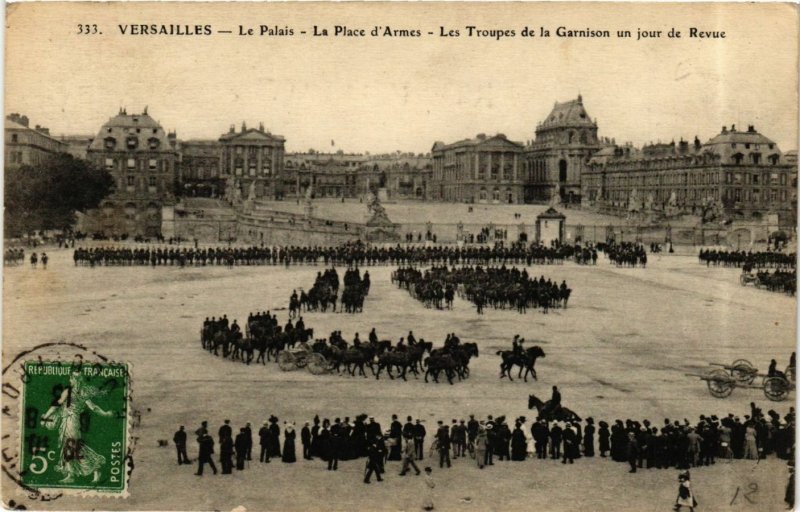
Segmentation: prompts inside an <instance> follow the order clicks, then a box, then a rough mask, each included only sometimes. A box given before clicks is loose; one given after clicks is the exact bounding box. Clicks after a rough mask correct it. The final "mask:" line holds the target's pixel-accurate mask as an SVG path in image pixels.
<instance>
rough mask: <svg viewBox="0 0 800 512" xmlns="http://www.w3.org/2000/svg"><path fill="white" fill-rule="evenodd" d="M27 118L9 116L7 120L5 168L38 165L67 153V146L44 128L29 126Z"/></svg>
mask: <svg viewBox="0 0 800 512" xmlns="http://www.w3.org/2000/svg"><path fill="white" fill-rule="evenodd" d="M28 124H29V120H28V117H27V116H23V115H20V114H16V113H14V114H9V115H8V116H6V119H5V161H4V162H5V167H6V168H7V169H13V168H18V167H21V166H23V165H37V164H40V163H42V162H44V161H45V160H47V159H48V158H50V157H51V156H52V155H54V154H56V153H64V152H66V151H67V145H66V144H64V143H63V142H61V141H60V140H58V139H56V138H54V137H52V136H50V130H49V129H47V128H45V127H44V126H39V125H38V124H37V125H36V127H35V128H31V127H30V126H28Z"/></svg>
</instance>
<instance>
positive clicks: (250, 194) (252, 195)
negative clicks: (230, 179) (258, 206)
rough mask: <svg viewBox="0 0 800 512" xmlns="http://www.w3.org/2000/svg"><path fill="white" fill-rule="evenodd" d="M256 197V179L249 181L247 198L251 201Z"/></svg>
mask: <svg viewBox="0 0 800 512" xmlns="http://www.w3.org/2000/svg"><path fill="white" fill-rule="evenodd" d="M255 198H256V180H253V181H251V182H250V188H249V190H248V191H247V200H248V201H253V200H255Z"/></svg>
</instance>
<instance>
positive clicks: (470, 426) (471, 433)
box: [467, 414, 480, 444]
mask: <svg viewBox="0 0 800 512" xmlns="http://www.w3.org/2000/svg"><path fill="white" fill-rule="evenodd" d="M479 426H480V423H478V420H476V419H475V415H474V414H470V415H469V421H468V422H467V438H468V439H469V443H470V444H473V443H475V438H476V437H478V427H479Z"/></svg>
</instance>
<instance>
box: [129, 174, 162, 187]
mask: <svg viewBox="0 0 800 512" xmlns="http://www.w3.org/2000/svg"><path fill="white" fill-rule="evenodd" d="M127 184H128V186H129V187H135V186H136V177H135V176H132V175H130V174H129V175H128V177H127ZM147 185H148V186H150V187H155V186H156V177H155V176H150V177H149V178H147Z"/></svg>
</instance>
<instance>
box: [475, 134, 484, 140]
mask: <svg viewBox="0 0 800 512" xmlns="http://www.w3.org/2000/svg"><path fill="white" fill-rule="evenodd" d="M477 139H478V140H486V134H485V133H479V134H478V136H477Z"/></svg>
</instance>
